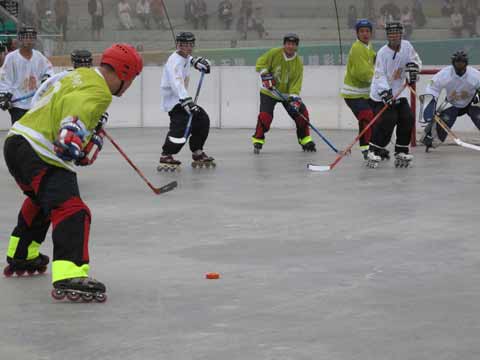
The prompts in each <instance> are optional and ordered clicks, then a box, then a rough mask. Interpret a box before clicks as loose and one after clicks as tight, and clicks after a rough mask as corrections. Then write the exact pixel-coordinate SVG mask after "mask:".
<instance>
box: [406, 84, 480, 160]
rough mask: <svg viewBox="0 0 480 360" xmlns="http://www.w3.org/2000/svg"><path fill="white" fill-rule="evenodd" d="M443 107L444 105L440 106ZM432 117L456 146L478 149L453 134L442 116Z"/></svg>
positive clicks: (478, 148)
mask: <svg viewBox="0 0 480 360" xmlns="http://www.w3.org/2000/svg"><path fill="white" fill-rule="evenodd" d="M410 90H411V91H412V92H413V94H415V96H416V95H417V94H416V92H415V90H414V89H412V88H411V87H410ZM420 96H424V95H420ZM447 103H448V102H447V100H446V99H445V101H444V103H443V104H442V105H445V104H447ZM442 107H443V108H444V107H445V106H442ZM433 119H434V120H435V122H436V123H437V124H438V125H440V126H441V127H442V129H443V130H445V132H446V133H447V134H448V135H449V136H450V137H451V138H452V139H453V141H454V142H455V144H457V145H458V146H461V147H464V148H467V149H471V150H476V151H480V146H478V145H474V144H470V143H467V142H465V141H463V140H462V139H460V138H459V137H458V136H457V134H455V132H454V131H453V130H452V129H450V128H449V127H448V126H447V124H445V122H444V121H443V120H442V118H441V117H440V116H438V115H437V114H435V115H434V116H433Z"/></svg>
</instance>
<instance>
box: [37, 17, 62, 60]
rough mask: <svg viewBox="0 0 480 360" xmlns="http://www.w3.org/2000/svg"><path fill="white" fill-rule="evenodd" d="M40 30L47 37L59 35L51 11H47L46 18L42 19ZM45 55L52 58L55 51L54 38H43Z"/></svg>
mask: <svg viewBox="0 0 480 360" xmlns="http://www.w3.org/2000/svg"><path fill="white" fill-rule="evenodd" d="M40 30H41V31H42V33H44V34H46V35H49V34H51V35H54V34H57V33H58V31H59V29H58V27H57V26H56V24H55V21H54V19H53V14H52V11H51V10H47V11H46V12H45V16H44V17H42V20H41V22H40ZM42 43H43V55H45V56H47V57H49V56H52V55H53V53H54V50H55V41H54V39H53V38H51V37H49V36H46V37H44V38H43V41H42Z"/></svg>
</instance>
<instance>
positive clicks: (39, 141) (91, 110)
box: [8, 68, 112, 171]
mask: <svg viewBox="0 0 480 360" xmlns="http://www.w3.org/2000/svg"><path fill="white" fill-rule="evenodd" d="M111 102H112V94H111V92H110V89H109V87H108V85H107V83H106V81H105V79H104V78H103V76H102V74H101V73H100V72H99V71H98V70H96V69H94V68H90V69H88V68H79V69H77V70H75V71H71V72H69V73H68V74H67V75H65V76H64V77H62V78H61V79H60V80H58V81H57V82H55V83H53V85H52V86H51V87H50V89H48V90H47V91H46V92H45V94H44V95H42V96H41V97H40V99H39V100H38V102H37V103H35V104H34V106H33V107H32V108H31V109H30V111H29V112H28V113H26V114H25V115H24V116H23V117H22V118H21V119H20V120H19V121H17V122H16V123H15V124H14V125H13V126H12V128H11V129H10V132H9V133H8V136H12V135H21V136H23V137H24V138H25V139H26V140H27V141H28V142H29V143H30V145H31V146H32V148H33V150H34V151H35V152H36V153H37V154H38V156H39V157H40V158H41V159H42V160H43V161H45V162H46V163H48V164H50V165H54V166H58V167H63V168H66V169H68V170H71V171H74V167H73V164H72V162H71V161H64V160H62V159H60V158H59V157H58V156H57V155H56V154H55V152H54V150H53V142H54V141H55V140H56V139H57V136H58V132H59V130H60V128H61V127H62V124H61V123H62V121H63V120H64V119H66V118H69V117H73V116H75V117H77V118H78V122H79V123H80V126H81V127H82V128H84V129H86V130H87V131H86V136H85V138H84V144H83V145H84V146H85V145H86V144H87V142H88V141H89V140H90V138H91V135H92V130H93V129H95V127H96V126H97V124H98V121H99V120H100V117H101V116H102V114H103V113H104V112H105V111H106V110H107V108H108V106H109V105H110V103H111Z"/></svg>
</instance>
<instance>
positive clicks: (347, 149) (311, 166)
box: [307, 83, 407, 171]
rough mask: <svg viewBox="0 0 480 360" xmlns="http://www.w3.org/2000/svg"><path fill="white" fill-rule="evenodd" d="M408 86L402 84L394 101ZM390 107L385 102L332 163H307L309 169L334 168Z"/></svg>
mask: <svg viewBox="0 0 480 360" xmlns="http://www.w3.org/2000/svg"><path fill="white" fill-rule="evenodd" d="M406 87H407V83H405V84H404V85H403V86H402V88H401V89H400V91H399V92H398V94H396V95H395V96H394V97H393V99H392V101H393V102H394V101H395V100H396V99H397V97H399V96H400V94H401V93H402V92H403V90H405V88H406ZM388 107H389V105H388V104H385V105H384V106H383V108H382V109H381V110H380V111H379V112H378V114H377V115H375V117H374V118H373V119H372V120H370V122H369V123H368V124H367V126H365V127H364V128H363V130H362V131H361V132H360V134H358V135H357V137H356V138H355V140H353V142H352V143H351V144H350V145H348V147H347V148H346V149H345V150H343V151H342V152H340V153H339V155H338V156H337V158H336V159H335V161H334V162H332V163H331V164H330V165H314V164H307V169H308V170H311V171H330V170H332V169H333V168H334V167H335V166H336V165H337V164H338V163H339V162H340V160H342V159H343V157H344V156H345V155H346V154H348V153H349V152H350V151H351V150H352V148H353V146H354V145H355V144H356V143H357V141H358V140H360V138H361V137H362V136H363V134H365V133H366V132H367V131H368V129H370V128H371V127H372V126H373V124H374V123H375V122H376V121H377V120H378V119H379V118H380V116H382V114H383V113H384V112H385V111H386V110H387V109H388Z"/></svg>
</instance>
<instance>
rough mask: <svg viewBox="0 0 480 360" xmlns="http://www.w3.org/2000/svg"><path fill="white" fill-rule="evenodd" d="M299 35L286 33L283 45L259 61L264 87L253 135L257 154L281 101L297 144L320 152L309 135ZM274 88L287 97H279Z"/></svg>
mask: <svg viewBox="0 0 480 360" xmlns="http://www.w3.org/2000/svg"><path fill="white" fill-rule="evenodd" d="M299 42H300V39H299V37H298V36H297V35H296V34H286V35H285V37H284V38H283V47H282V48H274V49H270V50H269V51H267V52H266V53H265V54H263V55H262V56H260V57H259V58H258V60H257V65H256V70H257V72H259V73H260V77H261V79H262V87H261V89H260V113H259V114H258V119H257V127H256V129H255V134H253V137H252V143H253V150H254V152H255V154H258V153H260V150H261V149H262V147H263V144H265V133H266V132H267V131H268V130H269V129H270V124H271V123H272V120H273V110H274V109H275V105H277V103H279V102H281V103H282V105H283V106H284V108H285V110H286V111H287V112H288V114H289V115H290V117H291V118H292V119H293V120H294V121H295V124H296V126H297V138H298V143H299V144H300V145H301V146H302V148H303V151H317V150H316V148H315V143H314V142H313V141H312V138H311V136H310V128H309V127H308V122H307V121H309V116H308V110H307V107H306V106H305V104H304V103H303V101H302V99H301V98H300V92H301V90H302V82H303V62H302V59H300V57H299V56H298V55H297V50H298V44H299ZM274 89H276V90H278V91H279V92H280V93H282V94H283V95H285V97H286V98H288V101H283V100H282V99H280V98H279V97H278V96H277V95H276V94H275V92H274V91H273V90H274Z"/></svg>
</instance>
